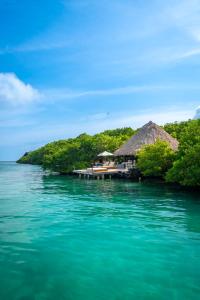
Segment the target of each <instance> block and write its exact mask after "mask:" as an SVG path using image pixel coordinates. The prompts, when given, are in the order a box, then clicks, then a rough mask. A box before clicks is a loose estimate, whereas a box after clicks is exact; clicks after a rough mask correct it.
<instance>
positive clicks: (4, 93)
mask: <svg viewBox="0 0 200 300" xmlns="http://www.w3.org/2000/svg"><path fill="white" fill-rule="evenodd" d="M41 96H42V95H41V94H40V93H39V91H38V90H37V89H35V88H33V87H32V86H31V85H30V84H27V83H24V82H23V81H22V80H20V79H19V78H18V77H17V76H16V75H15V74H14V73H0V102H6V103H10V104H13V105H17V104H26V103H30V102H32V101H34V100H38V99H39V98H40V97H41Z"/></svg>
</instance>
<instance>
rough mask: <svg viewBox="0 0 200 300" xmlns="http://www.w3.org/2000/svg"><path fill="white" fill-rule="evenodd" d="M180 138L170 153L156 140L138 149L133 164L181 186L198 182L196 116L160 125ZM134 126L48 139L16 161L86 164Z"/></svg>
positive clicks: (66, 166)
mask: <svg viewBox="0 0 200 300" xmlns="http://www.w3.org/2000/svg"><path fill="white" fill-rule="evenodd" d="M163 128H164V129H165V130H166V131H167V132H168V133H169V134H171V135H172V136H173V137H175V138H177V140H178V141H179V142H180V145H179V150H178V151H177V152H176V153H174V152H173V151H172V150H171V149H170V148H169V146H168V144H167V143H165V142H161V141H158V142H157V143H155V144H154V145H148V146H145V147H144V148H143V149H142V150H141V151H140V152H139V153H138V161H137V167H138V168H139V169H140V171H141V174H142V175H143V176H146V177H148V176H150V177H162V178H164V179H165V180H166V181H167V182H173V183H179V184H181V185H183V186H194V187H199V186H200V120H189V121H186V122H180V123H178V122H175V123H170V124H166V125H165V126H164V127H163ZM136 132H137V130H133V129H132V128H130V127H128V128H122V129H115V130H106V131H104V132H102V133H99V134H96V135H93V136H91V135H88V134H86V133H83V134H81V135H79V136H78V137H76V138H73V139H66V140H60V141H56V142H52V143H49V144H47V145H45V146H43V147H41V148H39V149H37V150H35V151H31V152H29V153H26V154H25V155H24V156H23V157H21V158H20V159H19V160H18V161H17V162H18V163H28V164H37V165H42V166H43V167H44V168H45V169H50V170H53V171H58V172H60V173H70V172H72V171H73V170H74V169H82V168H86V167H88V166H90V165H91V164H92V163H93V162H94V160H95V159H96V156H97V154H99V153H100V152H102V151H104V150H107V151H110V152H113V151H115V150H116V149H118V148H119V147H120V146H121V145H122V144H123V143H124V142H126V141H127V140H128V139H129V138H130V137H131V136H132V135H134V134H135V133H136Z"/></svg>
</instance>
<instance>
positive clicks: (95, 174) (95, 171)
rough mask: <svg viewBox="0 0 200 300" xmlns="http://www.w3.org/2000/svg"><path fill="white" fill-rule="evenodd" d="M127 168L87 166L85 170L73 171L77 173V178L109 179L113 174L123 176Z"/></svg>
mask: <svg viewBox="0 0 200 300" xmlns="http://www.w3.org/2000/svg"><path fill="white" fill-rule="evenodd" d="M128 172H129V170H128V169H114V168H113V169H107V168H88V169H85V170H74V171H73V173H74V174H77V175H78V176H79V178H86V179H97V180H99V179H106V178H109V179H111V178H112V177H113V176H116V175H120V176H123V175H125V174H128Z"/></svg>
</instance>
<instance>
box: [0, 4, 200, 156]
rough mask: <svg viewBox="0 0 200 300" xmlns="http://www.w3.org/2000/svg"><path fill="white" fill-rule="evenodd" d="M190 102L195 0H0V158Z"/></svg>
mask: <svg viewBox="0 0 200 300" xmlns="http://www.w3.org/2000/svg"><path fill="white" fill-rule="evenodd" d="M199 105H200V1H199V0H190V1H188V0H173V1H172V0H168V1H159V0H152V1H149V0H143V1H141V0H132V1H131V0H109V1H104V0H101V1H96V0H93V1H92V0H82V1H81V0H51V1H49V0H42V1H39V0H21V1H17V0H1V1H0V136H1V139H0V160H15V159H17V158H18V157H19V156H20V155H22V154H23V153H24V152H25V151H29V150H32V149H35V148H37V147H39V146H41V145H43V144H45V143H47V142H49V141H53V140H57V139H60V138H67V137H74V136H76V135H78V134H80V133H82V132H88V133H91V134H93V133H96V132H99V131H102V130H105V129H111V128H117V127H124V126H132V127H134V128H137V127H138V126H141V125H143V124H144V123H146V122H148V121H149V120H153V121H155V122H157V123H158V124H164V123H166V122H171V121H176V120H177V121H181V120H187V119H189V118H193V116H194V114H195V110H196V108H197V107H198V106H199Z"/></svg>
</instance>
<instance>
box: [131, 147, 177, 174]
mask: <svg viewBox="0 0 200 300" xmlns="http://www.w3.org/2000/svg"><path fill="white" fill-rule="evenodd" d="M174 158H175V153H174V151H173V150H172V149H171V148H170V146H169V145H168V143H167V142H163V141H157V142H156V143H155V144H152V145H147V146H145V147H144V148H143V149H141V150H140V152H139V153H138V162H137V166H138V168H139V169H140V171H141V172H142V174H143V175H144V176H151V177H164V176H165V174H166V172H167V171H168V170H169V169H170V168H171V167H172V163H173V161H174Z"/></svg>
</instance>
